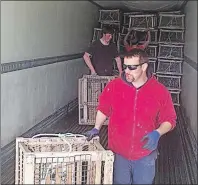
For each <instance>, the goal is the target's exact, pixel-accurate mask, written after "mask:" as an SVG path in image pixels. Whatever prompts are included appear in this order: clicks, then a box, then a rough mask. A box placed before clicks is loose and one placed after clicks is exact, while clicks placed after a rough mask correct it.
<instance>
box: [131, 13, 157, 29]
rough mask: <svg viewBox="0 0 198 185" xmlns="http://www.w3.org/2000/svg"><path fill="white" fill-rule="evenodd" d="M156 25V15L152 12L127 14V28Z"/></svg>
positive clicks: (152, 27) (153, 26) (154, 26)
mask: <svg viewBox="0 0 198 185" xmlns="http://www.w3.org/2000/svg"><path fill="white" fill-rule="evenodd" d="M156 26H157V16H156V15H154V14H147V15H146V14H144V15H143V14H142V15H129V28H130V27H133V28H139V29H140V28H143V29H144V28H150V29H154V28H156Z"/></svg>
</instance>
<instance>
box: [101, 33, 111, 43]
mask: <svg viewBox="0 0 198 185" xmlns="http://www.w3.org/2000/svg"><path fill="white" fill-rule="evenodd" d="M103 37H104V40H105V42H106V43H109V42H110V41H111V39H112V34H110V33H106V34H104V35H103Z"/></svg>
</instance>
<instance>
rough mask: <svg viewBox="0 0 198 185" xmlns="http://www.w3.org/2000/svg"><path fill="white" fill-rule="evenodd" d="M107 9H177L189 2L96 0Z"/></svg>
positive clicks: (184, 0)
mask: <svg viewBox="0 0 198 185" xmlns="http://www.w3.org/2000/svg"><path fill="white" fill-rule="evenodd" d="M94 2H95V3H97V4H98V5H100V6H102V7H103V8H105V9H121V10H123V11H127V12H128V11H155V12H158V11H176V10H180V8H181V7H182V6H183V5H184V4H185V3H186V2H187V1H186V0H177V1H167V0H166V1H161V0H158V1H152V0H150V1H140V0H139V1H94Z"/></svg>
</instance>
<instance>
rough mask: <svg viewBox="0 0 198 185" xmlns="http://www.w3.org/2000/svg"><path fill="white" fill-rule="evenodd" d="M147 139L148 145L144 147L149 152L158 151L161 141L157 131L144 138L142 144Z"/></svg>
mask: <svg viewBox="0 0 198 185" xmlns="http://www.w3.org/2000/svg"><path fill="white" fill-rule="evenodd" d="M146 139H147V143H146V144H145V145H144V146H143V148H145V149H148V150H151V151H153V150H155V149H157V145H158V141H159V139H160V133H159V132H158V131H156V130H154V131H153V132H150V133H148V134H147V135H146V136H144V137H143V138H142V140H141V141H142V142H143V141H144V140H146Z"/></svg>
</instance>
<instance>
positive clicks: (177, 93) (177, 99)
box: [170, 91, 181, 106]
mask: <svg viewBox="0 0 198 185" xmlns="http://www.w3.org/2000/svg"><path fill="white" fill-rule="evenodd" d="M170 93H171V97H172V101H173V104H174V105H176V106H180V93H181V92H180V91H170Z"/></svg>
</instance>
